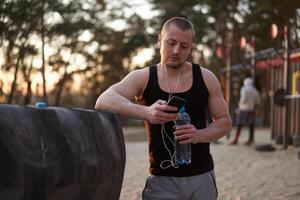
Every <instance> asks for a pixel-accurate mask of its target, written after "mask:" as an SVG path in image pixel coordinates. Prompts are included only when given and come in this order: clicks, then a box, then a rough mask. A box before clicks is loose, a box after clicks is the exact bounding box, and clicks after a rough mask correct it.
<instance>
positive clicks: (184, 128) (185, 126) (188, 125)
mask: <svg viewBox="0 0 300 200" xmlns="http://www.w3.org/2000/svg"><path fill="white" fill-rule="evenodd" d="M188 129H194V126H193V125H191V124H187V125H181V126H177V127H176V131H177V130H178V131H180V130H188Z"/></svg>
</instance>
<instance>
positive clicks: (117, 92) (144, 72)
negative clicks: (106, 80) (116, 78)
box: [95, 68, 177, 123]
mask: <svg viewBox="0 0 300 200" xmlns="http://www.w3.org/2000/svg"><path fill="white" fill-rule="evenodd" d="M148 77H149V71H148V69H147V68H145V69H140V70H135V71H132V72H131V73H129V74H128V75H127V76H126V77H125V78H124V79H123V80H121V81H120V82H118V83H116V84H114V85H112V86H111V87H110V88H108V89H107V90H106V91H105V92H103V93H102V94H101V95H100V96H99V97H98V99H97V101H96V105H95V109H98V110H100V109H102V110H107V111H112V112H117V113H119V114H121V115H124V116H127V117H130V118H135V119H141V120H148V121H150V122H151V123H164V122H167V121H171V120H174V119H175V118H176V116H177V115H176V114H170V113H166V112H164V111H166V110H170V111H174V109H175V110H176V108H175V107H171V106H167V105H166V104H165V102H164V101H162V100H158V101H157V102H156V103H154V104H153V105H151V106H144V105H138V104H135V103H133V102H132V101H133V100H134V98H135V97H138V96H140V95H142V92H143V90H144V88H145V87H146V85H147V82H148Z"/></svg>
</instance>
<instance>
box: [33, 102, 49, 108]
mask: <svg viewBox="0 0 300 200" xmlns="http://www.w3.org/2000/svg"><path fill="white" fill-rule="evenodd" d="M35 107H37V108H45V107H46V103H45V102H43V101H38V102H36V103H35Z"/></svg>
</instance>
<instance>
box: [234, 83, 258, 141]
mask: <svg viewBox="0 0 300 200" xmlns="http://www.w3.org/2000/svg"><path fill="white" fill-rule="evenodd" d="M243 82H244V86H243V87H242V88H241V91H240V95H241V96H240V101H239V114H238V118H237V131H236V135H235V138H234V140H233V141H232V142H231V143H230V144H232V145H235V144H237V143H238V140H239V136H240V134H241V130H242V126H243V125H244V126H249V139H248V141H246V142H245V143H244V144H245V145H251V144H252V143H253V142H254V124H255V106H256V105H257V104H258V103H259V101H260V99H259V93H258V91H257V90H256V89H255V87H254V86H253V81H252V78H245V80H244V81H243Z"/></svg>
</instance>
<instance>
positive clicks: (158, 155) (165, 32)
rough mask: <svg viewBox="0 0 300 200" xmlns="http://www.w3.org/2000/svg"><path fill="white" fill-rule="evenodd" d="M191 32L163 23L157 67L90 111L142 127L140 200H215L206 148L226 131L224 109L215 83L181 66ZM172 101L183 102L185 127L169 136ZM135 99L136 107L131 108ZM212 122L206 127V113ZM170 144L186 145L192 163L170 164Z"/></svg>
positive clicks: (184, 24) (185, 24)
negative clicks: (145, 156) (145, 153)
mask: <svg viewBox="0 0 300 200" xmlns="http://www.w3.org/2000/svg"><path fill="white" fill-rule="evenodd" d="M194 35H195V33H194V29H193V26H192V24H191V22H190V21H188V20H187V19H185V18H181V17H174V18H171V19H169V20H168V21H167V22H165V24H164V25H163V28H162V30H161V33H160V34H159V35H158V44H159V46H160V55H161V60H160V63H158V64H157V65H153V66H150V67H146V68H143V69H139V70H134V71H132V72H131V73H129V74H128V75H127V76H126V77H125V78H124V79H123V80H122V81H120V82H119V83H117V84H115V85H113V86H111V87H110V88H109V89H108V90H106V91H105V92H104V93H103V94H102V95H100V96H99V98H98V100H97V102H96V106H95V108H96V109H104V110H109V111H113V112H118V113H120V114H122V115H126V116H128V117H132V118H136V119H142V120H144V121H145V125H146V129H147V134H148V139H149V162H150V174H151V175H150V176H149V178H148V179H147V181H146V185H145V188H144V191H143V199H144V200H159V199H178V200H185V199H189V200H193V199H205V200H210V199H217V188H216V183H215V179H214V172H213V160H212V157H211V154H210V151H209V143H210V142H211V141H215V140H217V139H219V138H221V137H223V136H224V135H226V134H228V133H229V131H230V130H231V119H230V116H229V113H228V110H227V105H226V103H225V101H224V99H223V97H222V95H221V88H220V84H219V82H218V80H217V78H216V77H215V76H214V75H213V74H212V73H211V72H210V71H208V70H207V69H204V68H202V67H200V66H199V65H195V64H191V63H189V62H187V59H188V56H189V54H190V51H191V48H192V41H193V38H194ZM172 96H178V97H181V98H184V99H185V100H186V106H185V108H186V111H187V113H188V114H189V115H190V117H191V124H190V125H183V126H179V127H178V128H176V130H174V128H173V126H174V123H173V120H175V119H176V117H177V113H172V112H171V113H170V112H169V111H177V108H176V107H173V106H169V105H167V102H168V101H169V100H170V99H171V97H172ZM134 98H135V99H136V100H137V101H138V103H139V104H134V103H132V100H133V99H134ZM207 110H209V113H210V115H211V117H212V118H213V120H214V122H213V123H212V124H211V125H210V126H209V127H206V111H207ZM173 139H176V140H179V141H180V143H181V144H188V143H191V144H192V162H191V163H190V164H188V165H177V164H176V163H174V157H173V153H174V143H173Z"/></svg>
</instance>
